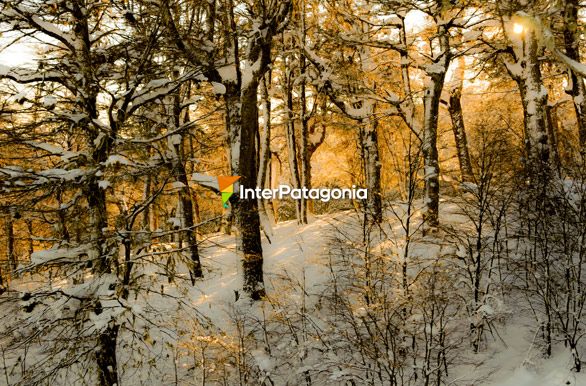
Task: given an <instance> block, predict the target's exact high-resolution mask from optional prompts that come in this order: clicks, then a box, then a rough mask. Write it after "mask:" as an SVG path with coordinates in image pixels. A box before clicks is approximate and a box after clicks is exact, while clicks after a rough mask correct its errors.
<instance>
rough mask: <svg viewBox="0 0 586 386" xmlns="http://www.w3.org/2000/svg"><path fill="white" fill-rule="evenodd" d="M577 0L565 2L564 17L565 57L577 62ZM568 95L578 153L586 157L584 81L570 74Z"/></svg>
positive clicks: (572, 73)
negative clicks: (576, 123) (573, 118)
mask: <svg viewBox="0 0 586 386" xmlns="http://www.w3.org/2000/svg"><path fill="white" fill-rule="evenodd" d="M579 7H580V2H579V1H578V0H566V1H565V7H564V11H563V15H564V32H563V33H564V45H565V49H566V55H567V56H568V57H569V58H570V59H573V60H575V61H577V62H579V61H580V46H579V44H580V28H579V25H578V10H579ZM570 85H571V87H572V88H571V90H570V95H571V96H572V101H573V103H574V110H575V112H576V119H577V121H578V137H579V140H580V152H581V153H582V156H586V87H585V86H584V79H582V78H581V77H578V76H577V75H576V74H575V73H574V72H573V71H571V72H570Z"/></svg>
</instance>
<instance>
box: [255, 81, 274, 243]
mask: <svg viewBox="0 0 586 386" xmlns="http://www.w3.org/2000/svg"><path fill="white" fill-rule="evenodd" d="M270 79H271V75H270V72H269V73H268V74H266V75H265V76H264V77H263V79H262V80H261V84H260V86H261V98H262V103H263V125H264V129H263V132H262V135H261V136H260V156H259V171H258V181H257V186H258V187H259V188H261V189H264V188H265V187H266V186H267V181H268V180H269V163H270V160H271V98H270V95H269V89H268V85H267V83H268V84H270ZM268 205H269V204H268V200H265V199H262V198H260V199H259V215H260V217H261V220H263V221H261V223H262V222H266V224H264V225H263V227H264V228H266V227H270V226H271V225H272V224H273V223H274V218H273V214H272V212H271V210H269V209H268ZM264 231H265V233H272V232H270V231H269V229H265V230H264Z"/></svg>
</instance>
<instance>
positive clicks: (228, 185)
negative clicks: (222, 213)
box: [217, 176, 240, 208]
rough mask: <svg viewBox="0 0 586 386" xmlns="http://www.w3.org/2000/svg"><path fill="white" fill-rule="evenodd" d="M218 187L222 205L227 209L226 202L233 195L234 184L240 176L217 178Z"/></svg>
mask: <svg viewBox="0 0 586 386" xmlns="http://www.w3.org/2000/svg"><path fill="white" fill-rule="evenodd" d="M217 178H218V187H219V189H220V193H222V204H223V205H224V208H228V200H229V199H230V197H232V195H233V194H234V183H235V182H236V181H238V180H239V179H240V176H218V177H217Z"/></svg>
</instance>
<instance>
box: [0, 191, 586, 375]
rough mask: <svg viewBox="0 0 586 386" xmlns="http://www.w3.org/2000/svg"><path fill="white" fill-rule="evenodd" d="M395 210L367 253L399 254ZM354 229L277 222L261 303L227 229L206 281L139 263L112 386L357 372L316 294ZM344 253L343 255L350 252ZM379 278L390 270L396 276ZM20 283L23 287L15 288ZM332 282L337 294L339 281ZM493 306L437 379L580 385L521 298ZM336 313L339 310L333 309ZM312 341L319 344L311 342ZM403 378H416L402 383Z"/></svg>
mask: <svg viewBox="0 0 586 386" xmlns="http://www.w3.org/2000/svg"><path fill="white" fill-rule="evenodd" d="M394 209H395V214H392V213H391V212H390V211H389V212H388V213H387V219H388V221H389V224H388V226H387V227H386V233H385V235H382V234H379V235H378V236H377V237H378V239H377V238H376V237H375V244H376V245H375V246H374V247H373V249H372V251H373V253H383V252H384V251H387V252H388V251H395V252H396V253H397V256H400V254H401V253H402V252H403V249H402V248H404V243H402V242H401V239H402V238H404V235H403V231H402V227H401V225H400V221H399V218H403V219H404V217H403V216H404V208H403V207H401V205H397V206H395V207H394ZM442 218H443V219H445V220H444V223H446V225H451V226H452V228H454V229H459V230H460V231H462V230H464V229H468V228H469V227H470V223H469V222H468V221H467V219H466V217H465V216H463V215H462V214H461V213H460V210H459V207H458V206H457V205H455V204H453V203H446V202H444V203H443V205H442ZM413 221H414V223H413V224H414V227H415V228H416V227H417V223H418V221H419V217H418V216H415V217H414V220H413ZM359 224H360V216H359V215H357V214H356V213H354V212H352V211H347V212H341V213H336V214H330V215H322V216H316V217H313V218H311V220H310V223H309V224H308V225H297V224H296V222H295V221H288V222H283V223H279V224H277V225H276V226H275V227H274V228H273V230H272V235H271V241H270V242H269V241H268V239H267V238H266V237H264V236H263V251H264V271H265V276H264V279H265V285H266V289H267V294H268V297H267V299H266V300H264V301H262V302H252V301H250V300H249V299H248V298H247V297H246V296H244V295H243V294H242V293H241V287H242V272H241V262H240V258H239V256H238V253H237V251H236V240H235V237H234V236H227V235H224V234H213V235H208V236H205V237H203V240H202V242H201V245H200V247H201V248H200V252H201V256H202V263H203V266H204V268H205V279H204V280H201V281H198V282H197V283H196V285H195V286H193V287H192V286H190V285H188V284H187V282H188V281H187V280H180V279H179V280H177V281H176V282H173V283H171V282H168V281H167V280H166V279H165V277H164V276H161V273H160V266H159V268H155V269H151V271H150V272H149V271H148V269H146V268H145V267H142V268H143V269H146V271H145V276H146V277H151V279H149V280H150V283H151V284H152V287H151V288H150V289H146V290H145V288H147V287H145V288H143V289H142V290H141V291H137V292H136V294H134V293H133V294H131V296H130V298H129V300H128V303H127V304H124V307H125V308H126V311H124V312H126V314H124V312H123V313H121V314H120V315H119V317H121V318H125V320H128V321H129V322H128V323H129V324H130V327H129V328H127V329H126V330H125V331H126V332H124V333H123V334H122V335H121V336H120V338H119V347H118V355H119V366H120V373H121V376H122V382H121V384H122V385H123V386H127V385H128V386H135V385H144V384H148V385H152V386H155V385H171V384H178V385H201V384H222V383H223V382H224V383H226V384H233V383H232V382H236V381H238V383H242V384H266V385H268V384H274V385H295V384H297V383H298V382H300V381H299V380H300V379H301V380H303V379H305V381H304V382H310V383H311V384H315V385H345V384H347V383H345V380H347V379H348V377H349V376H356V372H353V371H358V370H356V369H352V368H345V367H344V366H343V362H344V360H345V359H344V357H343V355H342V354H339V352H341V351H340V350H339V351H336V349H335V348H333V349H332V348H331V347H330V346H331V345H332V344H335V343H336V339H337V338H336V336H338V335H337V334H339V336H340V337H342V336H345V338H348V336H346V335H345V332H344V331H335V328H334V330H332V326H334V327H335V326H336V324H333V323H330V315H329V314H328V312H332V308H327V305H324V304H322V302H324V301H325V302H326V303H327V301H328V300H327V299H328V298H327V295H325V294H327V293H328V291H330V292H331V290H332V289H331V286H332V277H333V276H332V272H333V270H334V269H335V268H334V265H335V264H332V256H334V255H336V253H337V254H338V257H339V255H340V254H342V255H343V254H345V253H346V252H344V248H345V245H346V244H347V245H346V246H350V245H351V244H352V243H353V242H356V240H357V239H360V231H361V228H360V227H359ZM377 240H378V241H377ZM450 243H451V241H448V242H446V241H445V240H443V241H442V235H441V234H440V235H437V234H436V235H431V236H428V237H421V236H418V237H413V239H412V244H411V245H410V251H411V255H413V256H419V257H422V258H423V259H429V260H430V261H433V260H434V259H436V258H437V255H438V254H441V253H449V251H451V250H457V248H456V247H455V246H453V245H450ZM347 253H348V255H351V252H350V251H348V252H347ZM389 255H392V253H391V252H389ZM139 269H140V268H137V271H138V270H139ZM157 270H159V272H157ZM177 271H178V272H177V274H178V276H179V277H181V276H184V277H185V276H186V275H185V272H182V269H181V267H177ZM387 274H388V275H389V277H391V276H392V275H395V274H397V273H396V272H388V273H387ZM448 275H450V273H449V272H448ZM23 280H25V279H23ZM453 280H454V281H456V280H457V279H456V277H454V279H453ZM143 282H145V281H143ZM145 283H146V282H145ZM15 284H16V283H15ZM25 284H26V283H21V285H23V287H22V288H25ZM55 285H56V286H62V285H65V286H66V285H67V284H65V283H55ZM336 285H339V286H340V289H341V290H343V288H342V287H343V285H344V283H343V282H342V281H340V282H339V283H337V284H336ZM391 300H392V299H391ZM416 300H417V299H416ZM502 303H503V304H501V305H500V306H499V310H498V311H496V312H498V313H499V318H498V320H497V319H495V320H494V321H493V323H492V324H491V330H490V331H486V332H485V334H484V340H483V344H482V345H481V349H480V350H479V352H478V353H474V352H473V351H472V349H471V345H470V343H469V342H468V341H467V340H466V339H464V340H462V341H461V342H460V343H459V345H458V346H456V347H453V348H452V353H455V355H454V356H453V357H454V358H455V359H454V360H453V362H452V363H451V367H450V370H449V373H448V376H447V377H444V378H443V380H442V384H447V385H462V386H463V385H487V386H541V385H542V386H558V385H559V386H562V385H578V386H580V385H585V386H586V376H585V375H584V374H583V373H580V374H577V373H575V372H573V371H571V367H572V358H571V353H570V352H569V351H568V350H565V349H564V348H563V344H562V343H557V344H556V345H555V347H554V350H553V355H552V357H551V358H549V359H544V358H543V355H542V354H541V351H540V347H538V346H539V345H538V343H537V341H538V340H539V338H538V335H537V332H536V330H535V321H534V319H533V317H532V316H531V313H530V310H528V309H526V307H524V306H523V304H524V303H523V301H522V299H520V298H517V297H515V296H510V297H507V298H505V299H503V300H502ZM330 306H331V305H330ZM334 311H335V312H337V311H336V310H335V309H334ZM343 312H344V309H342V308H340V314H342V313H343ZM351 312H353V311H351ZM369 312H370V311H369V310H366V309H364V308H359V309H358V310H356V311H355V315H354V317H355V318H356V320H360V319H363V318H365V317H367V316H368V315H369ZM487 312H488V311H487ZM494 312H495V310H490V313H494ZM356 315H357V316H356ZM92 317H93V318H95V323H96V326H98V325H99V324H101V323H102V322H103V320H102V319H103V318H98V317H96V316H95V315H93V316H92V314H90V318H92ZM328 323H330V324H328ZM466 323H467V322H466V319H465V318H464V319H462V323H461V325H460V326H457V328H456V329H460V330H461V331H460V332H462V335H461V336H466V331H467V329H468V326H467V324H466ZM127 327H128V326H127ZM328 334H329V335H330V338H329V339H328V338H327V335H328ZM320 336H323V337H324V339H323V341H321V342H317V340H321V339H320ZM332 337H333V339H332ZM137 338H138V339H137ZM328 345H330V346H328ZM28 355H29V358H28V359H27V360H28V363H29V364H34V362H35V360H36V359H37V357H36V356H35V354H31V353H29V354H28ZM338 355H339V356H338ZM5 359H6V360H7V367H8V368H9V370H10V371H11V373H10V376H7V377H2V376H0V385H1V384H4V383H3V382H6V381H5V380H6V379H8V380H9V381H11V380H12V379H14V380H16V379H18V369H19V366H20V365H19V362H17V361H16V357H12V356H10V355H9V356H8V357H7V358H5ZM19 360H20V359H19ZM210 361H216V363H210ZM330 364H331V365H330ZM328 366H331V368H329V369H328ZM202 369H205V370H202ZM304 374H305V375H304ZM66 379H67V377H65V376H64V377H60V378H58V380H59V382H60V383H62V384H84V383H83V382H81V381H71V379H67V380H66ZM70 381H71V382H70ZM263 382H264V383H263ZM365 383H366V381H365ZM9 384H10V382H9ZM355 384H360V383H355ZM373 384H381V383H380V382H379V383H377V382H376V381H374V383H373ZM383 384H384V383H383ZM408 384H409V385H419V384H422V383H420V380H413V379H411V380H410V383H408Z"/></svg>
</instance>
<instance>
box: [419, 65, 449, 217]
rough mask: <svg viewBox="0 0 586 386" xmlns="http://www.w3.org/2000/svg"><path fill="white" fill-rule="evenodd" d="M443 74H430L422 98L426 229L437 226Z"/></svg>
mask: <svg viewBox="0 0 586 386" xmlns="http://www.w3.org/2000/svg"><path fill="white" fill-rule="evenodd" d="M444 76H445V72H442V73H440V74H431V76H430V78H431V79H430V85H429V86H428V87H427V88H426V89H425V95H424V97H423V106H424V113H423V144H422V152H423V166H424V181H425V195H424V204H425V213H424V215H423V218H424V221H425V223H426V224H427V226H428V227H431V228H435V227H437V226H438V225H439V188H440V186H439V172H440V169H439V159H438V151H437V123H438V114H439V104H440V97H441V92H442V88H443V85H444Z"/></svg>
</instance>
